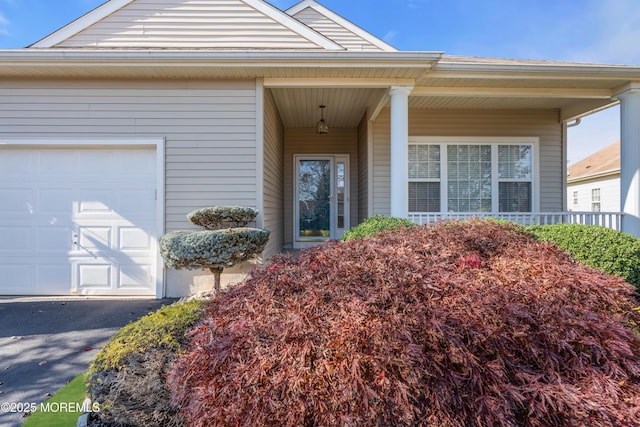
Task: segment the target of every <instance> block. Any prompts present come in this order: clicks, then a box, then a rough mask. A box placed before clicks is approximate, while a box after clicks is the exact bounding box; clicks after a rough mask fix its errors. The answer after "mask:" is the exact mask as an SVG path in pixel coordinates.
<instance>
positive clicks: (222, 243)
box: [160, 228, 269, 270]
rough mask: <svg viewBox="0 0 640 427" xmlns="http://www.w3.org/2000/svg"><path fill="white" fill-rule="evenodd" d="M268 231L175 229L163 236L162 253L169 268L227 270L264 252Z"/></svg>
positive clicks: (251, 229)
mask: <svg viewBox="0 0 640 427" xmlns="http://www.w3.org/2000/svg"><path fill="white" fill-rule="evenodd" d="M268 240H269V231H267V230H261V229H257V228H230V229H227V230H204V231H174V232H173V233H168V234H165V235H164V236H162V239H161V240H160V252H161V253H162V256H163V259H164V263H165V265H166V266H167V267H170V268H175V269H182V268H186V269H191V270H193V269H196V268H203V267H206V268H209V269H210V270H216V269H220V270H222V269H224V268H226V267H231V266H233V265H235V264H238V263H240V262H243V261H246V260H248V259H249V258H251V257H253V256H254V255H255V254H256V253H259V252H262V250H263V249H264V246H265V245H266V244H267V241H268Z"/></svg>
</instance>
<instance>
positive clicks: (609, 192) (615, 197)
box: [567, 174, 620, 212]
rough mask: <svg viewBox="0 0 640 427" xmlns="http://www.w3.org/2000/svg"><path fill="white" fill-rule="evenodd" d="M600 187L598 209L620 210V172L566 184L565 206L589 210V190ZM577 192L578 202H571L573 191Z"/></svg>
mask: <svg viewBox="0 0 640 427" xmlns="http://www.w3.org/2000/svg"><path fill="white" fill-rule="evenodd" d="M594 188H599V189H600V211H602V212H619V211H620V174H617V175H616V176H610V177H606V178H601V179H595V180H589V181H580V182H576V183H573V184H568V185H567V207H568V209H569V210H570V211H578V212H590V211H592V208H591V190H592V189H594ZM574 191H577V192H578V203H577V204H574V203H573V192H574Z"/></svg>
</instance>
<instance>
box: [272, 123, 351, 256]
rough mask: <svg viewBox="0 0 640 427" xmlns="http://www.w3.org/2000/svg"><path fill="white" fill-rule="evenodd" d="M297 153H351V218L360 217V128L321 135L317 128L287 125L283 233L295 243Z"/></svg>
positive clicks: (288, 239)
mask: <svg viewBox="0 0 640 427" xmlns="http://www.w3.org/2000/svg"><path fill="white" fill-rule="evenodd" d="M295 154H309V155H314V154H319V155H322V154H327V155H331V154H348V155H349V161H350V165H349V169H350V172H351V176H350V178H351V179H350V180H349V183H350V187H351V203H350V216H351V218H352V221H353V219H354V218H358V203H357V200H358V149H357V130H356V129H355V128H353V129H338V128H335V129H334V128H332V129H331V130H330V131H329V134H328V135H318V134H317V133H316V132H315V129H300V128H295V129H291V128H289V129H285V135H284V189H285V192H284V206H285V209H284V227H285V228H284V236H285V239H284V240H285V244H286V245H289V244H292V243H293V189H294V164H293V156H294V155H295Z"/></svg>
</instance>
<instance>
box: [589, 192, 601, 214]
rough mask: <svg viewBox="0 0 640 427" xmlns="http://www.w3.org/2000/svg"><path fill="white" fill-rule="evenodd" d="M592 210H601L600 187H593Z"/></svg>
mask: <svg viewBox="0 0 640 427" xmlns="http://www.w3.org/2000/svg"><path fill="white" fill-rule="evenodd" d="M591 210H592V211H593V212H600V189H599V188H592V189H591Z"/></svg>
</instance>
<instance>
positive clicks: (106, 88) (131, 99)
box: [0, 81, 256, 296]
mask: <svg viewBox="0 0 640 427" xmlns="http://www.w3.org/2000/svg"><path fill="white" fill-rule="evenodd" d="M255 93H256V85H255V82H254V81H233V82H231V81H227V82H224V81H216V82H210V81H207V82H199V81H189V82H178V81H175V82H161V83H160V82H158V83H154V82H146V81H144V82H143V81H113V82H104V81H100V82H93V81H77V82H70V81H58V82H40V81H11V82H7V81H0V110H2V115H1V117H0V136H2V137H7V138H11V137H21V138H24V137H36V138H37V137H50V138H56V137H68V138H71V139H78V140H82V138H93V139H99V138H119V137H127V138H133V139H135V137H163V138H165V141H166V147H165V176H166V178H165V179H166V183H165V189H166V194H165V227H166V229H165V231H166V232H169V231H174V230H177V229H182V228H194V226H193V225H191V224H190V223H189V222H188V221H187V219H186V217H185V216H186V214H187V213H188V212H190V211H191V210H193V209H197V208H200V207H204V206H212V205H227V204H232V205H249V206H255V203H256V142H255V141H256V94H255ZM210 276H211V274H210V273H208V272H206V273H205V272H202V273H200V272H185V271H175V270H168V271H167V273H166V282H165V285H166V287H167V296H179V295H185V294H189V293H192V292H195V291H197V290H198V287H199V286H209V283H210Z"/></svg>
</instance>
